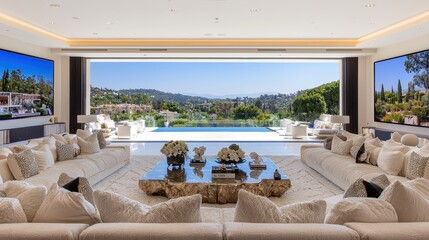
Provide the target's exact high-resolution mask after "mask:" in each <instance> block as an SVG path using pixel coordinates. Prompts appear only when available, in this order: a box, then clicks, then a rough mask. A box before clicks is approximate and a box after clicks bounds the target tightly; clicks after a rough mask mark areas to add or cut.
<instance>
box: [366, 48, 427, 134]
mask: <svg viewBox="0 0 429 240" xmlns="http://www.w3.org/2000/svg"><path fill="white" fill-rule="evenodd" d="M374 90H375V91H374V106H375V107H374V120H375V121H376V122H384V123H395V124H403V125H412V126H420V127H429V116H428V114H429V50H425V51H421V52H415V53H410V54H406V55H403V56H399V57H394V58H390V59H386V60H382V61H378V62H375V63H374Z"/></svg>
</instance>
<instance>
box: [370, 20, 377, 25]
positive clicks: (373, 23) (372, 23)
mask: <svg viewBox="0 0 429 240" xmlns="http://www.w3.org/2000/svg"><path fill="white" fill-rule="evenodd" d="M369 24H371V25H375V24H377V22H374V21H372V22H369Z"/></svg>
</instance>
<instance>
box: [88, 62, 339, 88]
mask: <svg viewBox="0 0 429 240" xmlns="http://www.w3.org/2000/svg"><path fill="white" fill-rule="evenodd" d="M339 71H340V70H339V62H336V61H335V62H333V61H326V62H322V61H318V62H91V71H90V73H91V76H90V81H91V85H92V86H95V87H105V88H110V89H116V90H119V89H127V88H146V89H157V90H161V91H165V92H172V93H182V94H202V95H208V94H211V95H216V96H223V95H231V94H254V93H292V92H296V91H298V90H302V89H308V88H312V87H316V86H319V85H321V84H324V83H328V82H332V81H336V80H338V79H339Z"/></svg>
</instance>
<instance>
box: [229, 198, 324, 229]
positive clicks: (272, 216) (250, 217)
mask: <svg viewBox="0 0 429 240" xmlns="http://www.w3.org/2000/svg"><path fill="white" fill-rule="evenodd" d="M325 211H326V202H325V201H324V200H315V201H308V202H300V203H294V204H290V205H286V206H283V207H281V208H279V207H277V205H275V204H274V203H273V202H271V201H270V200H269V199H268V198H267V197H263V196H258V195H256V194H253V193H250V192H248V191H246V190H240V191H239V192H238V202H237V206H236V207H235V216H234V222H250V223H323V220H324V218H325Z"/></svg>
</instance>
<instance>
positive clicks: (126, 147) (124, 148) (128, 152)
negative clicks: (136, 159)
mask: <svg viewBox="0 0 429 240" xmlns="http://www.w3.org/2000/svg"><path fill="white" fill-rule="evenodd" d="M106 148H119V149H123V150H124V151H125V155H126V157H125V163H126V164H128V163H130V159H131V149H130V146H125V145H108V146H106Z"/></svg>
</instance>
